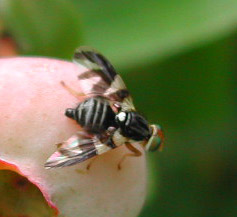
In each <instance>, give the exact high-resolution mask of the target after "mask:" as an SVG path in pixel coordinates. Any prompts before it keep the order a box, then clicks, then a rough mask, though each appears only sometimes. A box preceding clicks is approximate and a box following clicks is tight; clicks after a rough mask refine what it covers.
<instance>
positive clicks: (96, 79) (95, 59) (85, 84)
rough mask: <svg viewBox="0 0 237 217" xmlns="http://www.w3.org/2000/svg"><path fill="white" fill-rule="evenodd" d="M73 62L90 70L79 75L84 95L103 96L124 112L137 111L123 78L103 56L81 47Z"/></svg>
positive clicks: (76, 52)
mask: <svg viewBox="0 0 237 217" xmlns="http://www.w3.org/2000/svg"><path fill="white" fill-rule="evenodd" d="M73 61H74V63H75V64H81V65H83V66H85V67H86V68H87V69H88V70H87V71H84V72H81V73H80V74H79V75H78V78H79V79H80V84H81V87H82V90H83V92H84V94H86V95H93V96H103V97H106V98H108V99H109V100H111V101H113V102H116V103H117V104H119V105H120V106H121V107H122V109H123V110H126V111H128V110H135V108H134V105H133V103H132V99H131V97H130V94H129V91H128V90H127V88H126V86H125V84H124V82H123V80H122V78H121V77H120V75H118V74H117V72H116V71H115V69H114V67H113V66H112V65H111V63H110V62H109V61H108V60H107V59H106V58H105V57H104V56H103V55H101V54H100V53H99V52H97V51H95V50H93V49H91V48H89V47H80V48H78V49H77V50H76V51H75V53H74V58H73Z"/></svg>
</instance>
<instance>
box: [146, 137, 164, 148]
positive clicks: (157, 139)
mask: <svg viewBox="0 0 237 217" xmlns="http://www.w3.org/2000/svg"><path fill="white" fill-rule="evenodd" d="M161 145H162V141H161V138H160V137H158V136H156V137H154V138H153V141H152V143H151V147H150V148H149V151H152V152H153V151H156V150H157V149H159V148H160V147H161Z"/></svg>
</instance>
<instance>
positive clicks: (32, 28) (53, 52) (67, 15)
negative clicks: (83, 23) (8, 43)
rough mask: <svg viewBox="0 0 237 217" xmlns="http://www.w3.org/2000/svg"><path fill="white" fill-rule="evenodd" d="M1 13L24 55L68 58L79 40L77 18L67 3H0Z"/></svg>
mask: <svg viewBox="0 0 237 217" xmlns="http://www.w3.org/2000/svg"><path fill="white" fill-rule="evenodd" d="M0 13H1V14H0V18H1V19H2V20H3V21H4V26H5V29H6V31H8V32H9V33H10V34H11V35H12V36H13V37H14V38H15V40H16V41H17V43H18V45H19V47H20V51H21V53H23V54H27V55H42V56H54V57H61V58H70V57H71V56H72V53H73V50H74V49H75V47H77V46H78V45H79V43H80V41H81V33H80V22H79V20H80V17H79V14H78V13H77V12H76V10H75V8H74V5H73V4H72V3H71V2H70V1H65V0H50V1H39V0H37V1H27V0H2V1H1V2H0Z"/></svg>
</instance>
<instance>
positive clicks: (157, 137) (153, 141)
mask: <svg viewBox="0 0 237 217" xmlns="http://www.w3.org/2000/svg"><path fill="white" fill-rule="evenodd" d="M151 128H152V136H151V137H150V139H149V140H148V142H147V144H146V146H145V148H146V150H147V151H151V152H153V151H156V150H159V151H161V150H162V147H163V143H164V133H163V131H162V129H161V127H160V126H159V125H151Z"/></svg>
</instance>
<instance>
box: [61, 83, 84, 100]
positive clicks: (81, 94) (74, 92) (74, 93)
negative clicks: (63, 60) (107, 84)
mask: <svg viewBox="0 0 237 217" xmlns="http://www.w3.org/2000/svg"><path fill="white" fill-rule="evenodd" d="M60 84H61V85H62V86H63V87H64V88H65V89H66V90H67V91H68V92H69V93H70V94H72V95H73V96H75V97H76V98H79V99H80V98H81V97H83V96H85V94H83V93H79V92H77V91H76V90H74V89H72V88H71V87H69V86H68V85H66V84H65V82H64V81H61V82H60Z"/></svg>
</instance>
